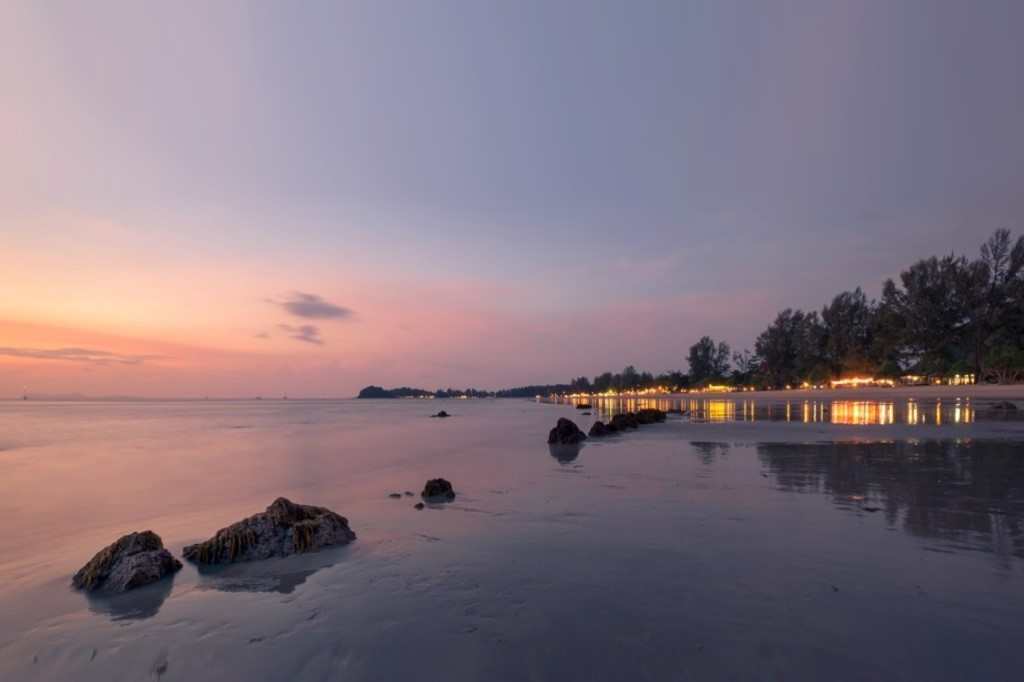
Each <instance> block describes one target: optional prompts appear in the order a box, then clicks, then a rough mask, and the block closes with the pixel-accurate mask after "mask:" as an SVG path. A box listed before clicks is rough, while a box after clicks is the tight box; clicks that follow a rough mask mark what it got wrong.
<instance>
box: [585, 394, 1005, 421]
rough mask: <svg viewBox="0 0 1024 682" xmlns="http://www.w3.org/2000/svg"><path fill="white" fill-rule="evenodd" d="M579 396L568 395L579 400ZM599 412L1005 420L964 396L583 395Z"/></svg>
mask: <svg viewBox="0 0 1024 682" xmlns="http://www.w3.org/2000/svg"><path fill="white" fill-rule="evenodd" d="M582 400H583V399H578V398H577V399H572V400H571V402H573V403H574V404H577V405H578V404H580V403H581V402H582ZM585 400H586V401H588V403H587V404H590V405H591V409H592V410H594V411H596V413H597V414H598V415H599V416H601V417H610V416H611V415H614V414H616V413H619V412H635V411H636V410H641V409H645V408H657V409H661V410H666V411H668V412H676V413H683V414H685V415H686V416H687V417H688V418H689V420H690V421H692V422H712V423H715V422H756V421H771V422H794V423H803V424H843V425H888V424H905V425H908V426H919V425H929V424H930V425H935V426H941V425H943V424H972V423H974V422H975V421H976V420H988V419H996V418H998V419H1008V418H1013V416H1014V415H1007V414H1005V413H998V412H996V411H993V410H991V409H988V408H987V407H986V406H984V405H982V406H980V407H976V406H975V405H974V404H972V402H971V400H970V399H969V398H955V399H949V400H927V401H922V400H915V399H900V400H785V401H778V402H766V401H763V400H753V399H734V398H687V397H683V398H637V397H605V396H595V397H592V398H586V399H585Z"/></svg>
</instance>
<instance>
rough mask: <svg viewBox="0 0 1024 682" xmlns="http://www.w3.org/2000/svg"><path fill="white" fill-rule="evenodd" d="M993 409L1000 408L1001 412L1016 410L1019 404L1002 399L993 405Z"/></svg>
mask: <svg viewBox="0 0 1024 682" xmlns="http://www.w3.org/2000/svg"><path fill="white" fill-rule="evenodd" d="M991 409H993V410H999V411H1000V412H1016V411H1017V406H1016V405H1014V404H1013V403H1011V402H1010V401H1008V400H1001V401H999V402H998V403H995V404H994V405H992V408H991Z"/></svg>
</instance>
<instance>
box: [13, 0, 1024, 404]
mask: <svg viewBox="0 0 1024 682" xmlns="http://www.w3.org/2000/svg"><path fill="white" fill-rule="evenodd" d="M1021 26H1024V3H1021V2H1019V1H1018V0H1006V1H1002V0H983V1H981V2H973V3H968V2H962V1H961V0H926V1H921V2H918V1H914V0H901V1H900V2H890V1H887V0H858V1H853V2H840V1H828V0H806V1H803V0H794V1H784V0H777V1H774V0H773V1H772V2H757V3H755V2H745V1H744V2H729V1H727V0H714V1H708V2H684V1H682V0H680V1H678V2H661V1H654V0H636V1H622V2H600V1H598V0H585V1H579V2H571V1H568V0H554V1H543V2H534V1H530V0H517V1H516V2H507V1H506V2H487V1H470V0H459V1H445V0H432V1H431V2H418V1H416V0H406V1H394V0H372V1H368V2H342V1H340V0H338V1H333V2H316V1H313V0H310V1H307V2H302V3H280V2H255V1H254V2H244V3H243V2H220V1H217V0H212V1H204V2H191V1H182V2H174V3H156V2H135V1H125V2H108V1H106V0H96V1H94V2H89V3H82V2H70V1H69V2H59V1H56V0H53V1H45V2H35V1H28V2H21V0H7V1H6V2H4V3H0V397H12V396H17V395H21V394H22V392H29V393H32V394H61V393H82V394H87V395H136V396H148V397H186V396H210V397H246V396H254V395H264V396H275V395H279V394H284V393H287V394H289V395H291V396H323V397H330V396H338V397H340V396H350V395H354V394H355V393H356V392H357V391H358V390H359V388H361V387H362V386H365V385H367V384H371V383H372V384H378V385H385V386H393V385H412V386H422V387H427V388H436V387H446V386H455V387H466V386H474V387H481V388H498V387H504V386H516V385H523V384H531V383H547V382H559V381H565V380H567V379H569V378H571V377H573V376H578V375H588V376H593V375H594V374H597V373H599V372H602V371H604V370H610V369H612V370H614V369H621V368H622V367H623V366H625V365H627V364H634V365H636V366H638V367H640V368H642V369H648V370H651V371H655V372H658V371H664V370H669V369H677V368H681V369H685V365H686V362H685V356H686V352H687V348H688V347H689V345H690V344H692V343H693V342H694V341H696V340H697V339H698V338H700V337H701V336H702V335H705V334H708V335H711V336H713V337H714V338H716V339H723V340H726V341H728V342H729V343H730V344H732V345H733V347H734V348H737V349H740V348H744V347H752V345H753V341H754V339H755V338H756V336H757V334H758V333H759V332H760V331H761V330H762V329H763V328H764V327H765V326H766V325H767V324H768V323H769V322H770V321H771V319H772V318H773V317H774V315H775V313H776V312H777V311H778V310H780V309H782V308H785V307H799V308H805V309H813V308H820V306H821V305H823V304H824V303H826V302H827V301H828V300H829V299H830V298H831V297H832V296H833V295H834V294H836V293H839V292H840V291H843V290H847V289H852V288H853V287H856V286H861V287H863V288H864V289H865V290H866V291H867V292H868V293H869V294H871V295H877V294H878V292H879V290H880V287H881V283H882V281H883V280H884V279H885V278H886V277H893V276H896V275H897V274H898V273H899V271H900V270H901V269H902V268H904V267H906V266H907V265H909V264H910V263H912V262H913V261H914V260H916V259H918V258H921V257H926V256H930V255H935V254H945V253H949V252H957V253H965V254H968V255H972V256H973V255H974V254H976V253H977V249H978V246H979V244H980V243H981V242H982V241H983V240H984V239H985V238H986V237H987V236H988V235H989V234H991V233H992V232H993V231H994V230H995V229H997V228H1002V227H1006V228H1009V229H1011V230H1014V231H1015V232H1016V233H1020V232H1021V231H1022V229H1024V225H1022V222H1024V190H1022V187H1024V182H1022V181H1024V132H1022V128H1021V112H1022V111H1024V76H1022V73H1024V41H1022V40H1021V38H1020V27H1021Z"/></svg>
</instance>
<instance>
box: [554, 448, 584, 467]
mask: <svg viewBox="0 0 1024 682" xmlns="http://www.w3.org/2000/svg"><path fill="white" fill-rule="evenodd" d="M582 449H583V443H574V444H571V445H559V444H554V445H548V453H550V455H551V456H552V457H554V458H555V459H557V460H558V462H559V463H560V464H569V463H570V462H573V461H575V460H576V458H577V457H579V456H580V450H582Z"/></svg>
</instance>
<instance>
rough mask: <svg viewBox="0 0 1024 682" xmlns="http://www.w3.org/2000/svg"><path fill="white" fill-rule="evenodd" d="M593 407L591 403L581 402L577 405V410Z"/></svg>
mask: <svg viewBox="0 0 1024 682" xmlns="http://www.w3.org/2000/svg"><path fill="white" fill-rule="evenodd" d="M592 407H593V405H591V404H590V403H580V404H579V405H577V406H576V409H577V410H589V409H590V408H592Z"/></svg>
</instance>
